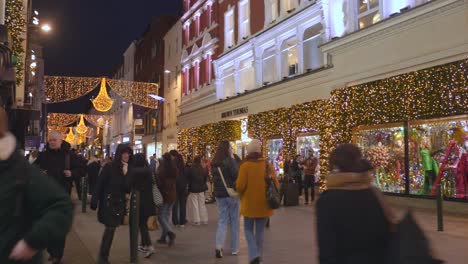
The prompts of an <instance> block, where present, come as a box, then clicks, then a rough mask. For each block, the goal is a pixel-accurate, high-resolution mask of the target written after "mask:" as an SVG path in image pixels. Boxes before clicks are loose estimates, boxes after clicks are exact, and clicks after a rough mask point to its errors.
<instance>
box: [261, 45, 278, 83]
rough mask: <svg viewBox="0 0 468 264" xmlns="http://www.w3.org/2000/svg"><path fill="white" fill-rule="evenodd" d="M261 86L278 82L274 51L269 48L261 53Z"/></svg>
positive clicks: (273, 48) (272, 48)
mask: <svg viewBox="0 0 468 264" xmlns="http://www.w3.org/2000/svg"><path fill="white" fill-rule="evenodd" d="M262 64H263V65H262V71H263V73H262V76H263V85H268V84H270V83H274V82H276V81H277V80H278V77H277V75H278V74H277V71H276V67H277V65H276V49H275V47H271V48H269V49H267V50H265V51H264V52H263V58H262Z"/></svg>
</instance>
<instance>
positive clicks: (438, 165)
mask: <svg viewBox="0 0 468 264" xmlns="http://www.w3.org/2000/svg"><path fill="white" fill-rule="evenodd" d="M409 150H410V151H409V156H410V159H409V160H410V168H409V169H410V177H409V178H410V194H414V195H430V196H432V195H433V194H435V186H436V184H437V183H440V184H441V186H442V187H443V188H442V189H443V191H444V196H445V197H450V198H458V199H468V154H467V153H468V116H464V117H459V118H446V119H433V120H424V121H416V122H412V123H411V125H410V129H409Z"/></svg>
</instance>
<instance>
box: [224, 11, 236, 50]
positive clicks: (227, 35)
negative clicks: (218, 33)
mask: <svg viewBox="0 0 468 264" xmlns="http://www.w3.org/2000/svg"><path fill="white" fill-rule="evenodd" d="M233 46H234V10H230V11H228V12H226V13H225V14H224V49H225V50H227V49H230V48H232V47H233Z"/></svg>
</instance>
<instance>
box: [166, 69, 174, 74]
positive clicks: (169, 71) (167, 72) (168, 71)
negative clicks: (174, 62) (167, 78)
mask: <svg viewBox="0 0 468 264" xmlns="http://www.w3.org/2000/svg"><path fill="white" fill-rule="evenodd" d="M171 72H172V71H171V70H165V71H164V73H166V74H169V73H171Z"/></svg>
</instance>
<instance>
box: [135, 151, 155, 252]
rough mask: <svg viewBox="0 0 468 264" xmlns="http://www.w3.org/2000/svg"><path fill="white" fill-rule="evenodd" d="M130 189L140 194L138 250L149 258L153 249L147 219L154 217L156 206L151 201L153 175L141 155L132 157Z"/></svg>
mask: <svg viewBox="0 0 468 264" xmlns="http://www.w3.org/2000/svg"><path fill="white" fill-rule="evenodd" d="M131 177H132V188H133V189H135V190H137V191H139V192H140V204H139V205H140V211H139V212H140V213H139V218H140V219H139V227H140V234H141V246H139V248H138V250H139V251H141V252H143V253H144V254H145V258H150V257H151V256H152V255H153V254H154V247H153V245H152V243H151V238H150V235H149V231H148V218H149V217H150V216H154V215H156V205H155V204H154V200H153V188H152V186H153V174H152V171H151V170H150V169H149V167H148V162H147V161H146V157H145V155H144V154H143V153H138V154H135V156H134V157H133V173H132V175H131Z"/></svg>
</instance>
